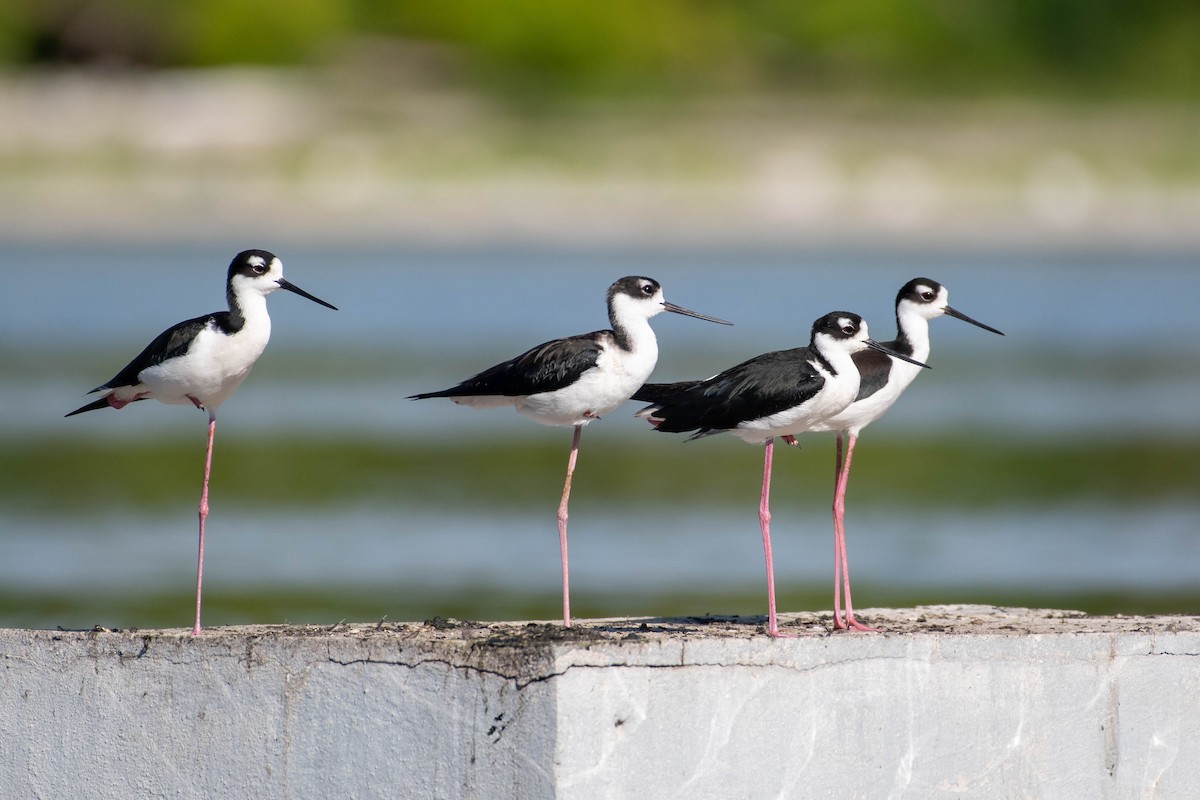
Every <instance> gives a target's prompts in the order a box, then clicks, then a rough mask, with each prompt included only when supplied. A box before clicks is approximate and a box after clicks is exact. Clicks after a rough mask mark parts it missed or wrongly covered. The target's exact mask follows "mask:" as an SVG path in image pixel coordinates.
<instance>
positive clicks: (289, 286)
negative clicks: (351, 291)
mask: <svg viewBox="0 0 1200 800" xmlns="http://www.w3.org/2000/svg"><path fill="white" fill-rule="evenodd" d="M278 283H279V288H280V289H287V290H288V291H289V292H291V293H293V294H298V295H300V296H301V297H304V298H307V299H309V300H312V301H313V302H314V303H317V304H318V305H322V306H325V307H326V308H332V309H333V310H334V311H337V310H338V307H337V306H335V305H333V304H332V303H326V302H325V301H324V300H322V299H321V298H319V297H316V296H314V295H311V294H309V293H308V292H306V291H304V290H303V289H301V288H300V287H299V286H297V285H296V284H294V283H290V282H288V281H285V280H284V279H283V278H280V279H279V281H278Z"/></svg>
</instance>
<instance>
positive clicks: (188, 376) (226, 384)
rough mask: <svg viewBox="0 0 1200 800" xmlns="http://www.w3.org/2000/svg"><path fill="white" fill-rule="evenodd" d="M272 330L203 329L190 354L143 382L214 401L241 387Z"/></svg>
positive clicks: (166, 364) (165, 364) (152, 372)
mask: <svg viewBox="0 0 1200 800" xmlns="http://www.w3.org/2000/svg"><path fill="white" fill-rule="evenodd" d="M270 335H271V331H270V328H263V327H253V328H251V327H249V326H247V327H244V328H243V329H242V330H240V331H238V332H236V333H232V334H227V333H222V332H221V331H220V330H218V329H217V328H215V327H214V326H211V325H210V326H209V327H207V328H205V329H204V330H202V331H201V332H200V333H199V334H198V335H197V336H196V338H195V340H193V341H192V344H191V346H190V347H189V348H188V350H187V352H186V353H184V354H183V355H182V356H180V357H178V358H174V359H171V360H169V361H165V362H163V363H162V364H159V365H158V366H157V367H153V368H151V369H150V370H147V371H146V373H145V374H143V376H142V377H143V380H146V382H148V383H158V384H160V385H163V387H164V389H166V388H167V387H170V388H171V389H174V390H175V391H177V392H178V393H180V394H184V395H189V396H191V397H196V398H198V399H200V400H202V401H206V402H212V400H214V399H216V398H223V397H224V396H228V394H229V393H230V392H232V391H233V390H234V389H236V388H237V387H238V385H239V384H241V382H242V380H244V379H245V377H246V375H248V374H249V373H250V368H251V367H253V366H254V362H255V361H257V360H258V357H259V356H261V355H262V353H263V350H264V349H265V348H266V346H267V341H268V340H269V339H270Z"/></svg>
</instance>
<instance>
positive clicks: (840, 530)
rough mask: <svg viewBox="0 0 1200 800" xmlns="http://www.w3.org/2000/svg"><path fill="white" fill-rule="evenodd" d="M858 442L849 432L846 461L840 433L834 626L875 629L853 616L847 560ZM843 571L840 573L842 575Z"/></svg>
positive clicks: (835, 538)
mask: <svg viewBox="0 0 1200 800" xmlns="http://www.w3.org/2000/svg"><path fill="white" fill-rule="evenodd" d="M856 441H858V437H857V436H855V435H854V434H850V438H849V439H848V440H847V442H846V460H845V461H844V462H843V461H842V458H841V455H842V449H841V443H842V437H841V435H840V434H839V435H838V462H839V465H840V469H839V470H838V480H837V486H836V487H835V489H834V495H833V546H834V562H835V568H834V587H833V605H834V617H833V625H834V627H835V628H847V629H849V630H855V631H875V630H878V628H872V627H869V626H867V625H863V624H862V623H861V622H859V621H858V620H856V619H855V618H854V603H853V602H852V601H851V600H850V563H849V561H847V559H846V527H845V516H846V484H847V483H848V482H849V481H850V459H851V458H852V457H853V455H854V443H855V442H856ZM839 573H840V575H839ZM839 577H840V578H841V581H842V583H841V587H842V588H843V589H844V590H845V592H846V618H845V620H844V621H843V620H842V617H841V614H840V612H839V610H838V588H839V586H838V584H837V580H838V578H839Z"/></svg>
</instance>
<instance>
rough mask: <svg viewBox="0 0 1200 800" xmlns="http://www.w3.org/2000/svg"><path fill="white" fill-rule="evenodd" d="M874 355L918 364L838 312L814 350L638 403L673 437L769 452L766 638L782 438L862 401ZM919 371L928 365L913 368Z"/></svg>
mask: <svg viewBox="0 0 1200 800" xmlns="http://www.w3.org/2000/svg"><path fill="white" fill-rule="evenodd" d="M868 349H870V350H875V351H878V352H881V353H887V354H888V355H890V356H895V357H896V358H901V359H904V360H906V361H912V359H909V358H908V357H906V356H904V355H902V354H900V353H896V352H894V351H892V350H890V349H888V348H887V347H886V346H884V345H881V344H879V343H878V342H875V341H874V340H872V339H871V338H870V337H868V336H867V323H866V322H864V321H863V319H862V317H860V316H858V315H857V314H852V313H850V312H848V311H834V312H832V313H829V314H826V315H825V316H823V317H821V318H820V319H818V320H817V321H816V322H814V323H813V326H812V335H811V338H810V340H809V344H808V346H807V347H798V348H794V349H791V350H779V351H775V352H771V353H765V354H763V355H760V356H756V357H754V358H752V359H750V360H749V361H745V362H743V363H741V364H738V365H737V366H735V367H731V368H729V369H727V370H725V371H724V372H721V373H719V374H717V375H714V376H713V377H711V378H708V379H706V380H700V381H682V382H678V383H655V384H647V385H645V386H643V387H642V388H641V389H639V390H638V391H637V392H635V393H634V395H633V399H635V400H641V401H644V402H647V403H650V404H651V405H648V406H646V407H645V408H643V409H641V410H640V411H638V412H637V416H639V417H643V418H645V419H646V420H648V421H649V422H650V424H651V425H653V426H654V427H655V429H656V430H658V431H662V432H666V433H687V432H693V433H692V435H691V436H690V437H689V440H690V439H699V438H701V437H704V436H711V435H713V434H716V433H722V432H726V433H729V434H732V435H733V436H736V437H737V438H739V439H741V440H742V441H745V442H749V443H751V444H758V443H761V444H762V445H763V478H762V490H761V492H760V494H759V504H758V520H759V528H760V530H761V533H762V542H763V555H764V558H765V560H766V570H767V633H768V634H769V635H770V636H775V637H778V636H787V635H788V634H786V633H783V632H781V631H780V630H779V621H778V617H777V614H776V608H775V567H774V559H773V558H772V555H771V511H770V489H771V462H772V460H773V457H774V452H775V438H776V437H784V439H785V440H787V441H789V442H791V441H794V439H793V437H795V436H796V435H797V434H800V433H803V432H805V431H809V430H812V429H813V428H814V426H816V425H817V424H819V423H820V422H822V421H824V420H826V419H828V418H830V417H832V416H833V415H835V414H837V413H838V412H840V411H841V410H843V409H844V408H846V406H848V405H850V403H851V402H853V400H854V398H855V396H856V395H857V394H858V388H859V376H858V370H857V369H856V368H855V365H854V359H853V355H854V354H855V353H858V352H861V351H865V350H868ZM912 363H913V364H915V365H916V366H917V367H923V366H924V365H923V364H921V363H920V362H918V361H912Z"/></svg>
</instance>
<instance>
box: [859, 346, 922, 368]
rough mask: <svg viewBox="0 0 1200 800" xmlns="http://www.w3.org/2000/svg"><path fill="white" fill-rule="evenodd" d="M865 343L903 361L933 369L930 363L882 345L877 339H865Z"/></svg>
mask: <svg viewBox="0 0 1200 800" xmlns="http://www.w3.org/2000/svg"><path fill="white" fill-rule="evenodd" d="M863 343H864V344H866V346H867V347H869V348H871V349H872V350H878V351H879V352H881V353H886V354H888V355H889V356H891V357H892V358H898V359H900V360H901V361H907V362H908V363H910V364H916V365H917V366H918V367H924V368H925V369H933V367H931V366H929V365H928V364H922V363H921V362H920V361H917V360H916V359H915V358H909V357H908V356H906V355H903V354H901V353H897V352H896V351H895V350H893V349H892V348H890V347H884V346H883V345H881V344H880V343H879V342H877V341H875V340H874V339H864V340H863Z"/></svg>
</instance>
